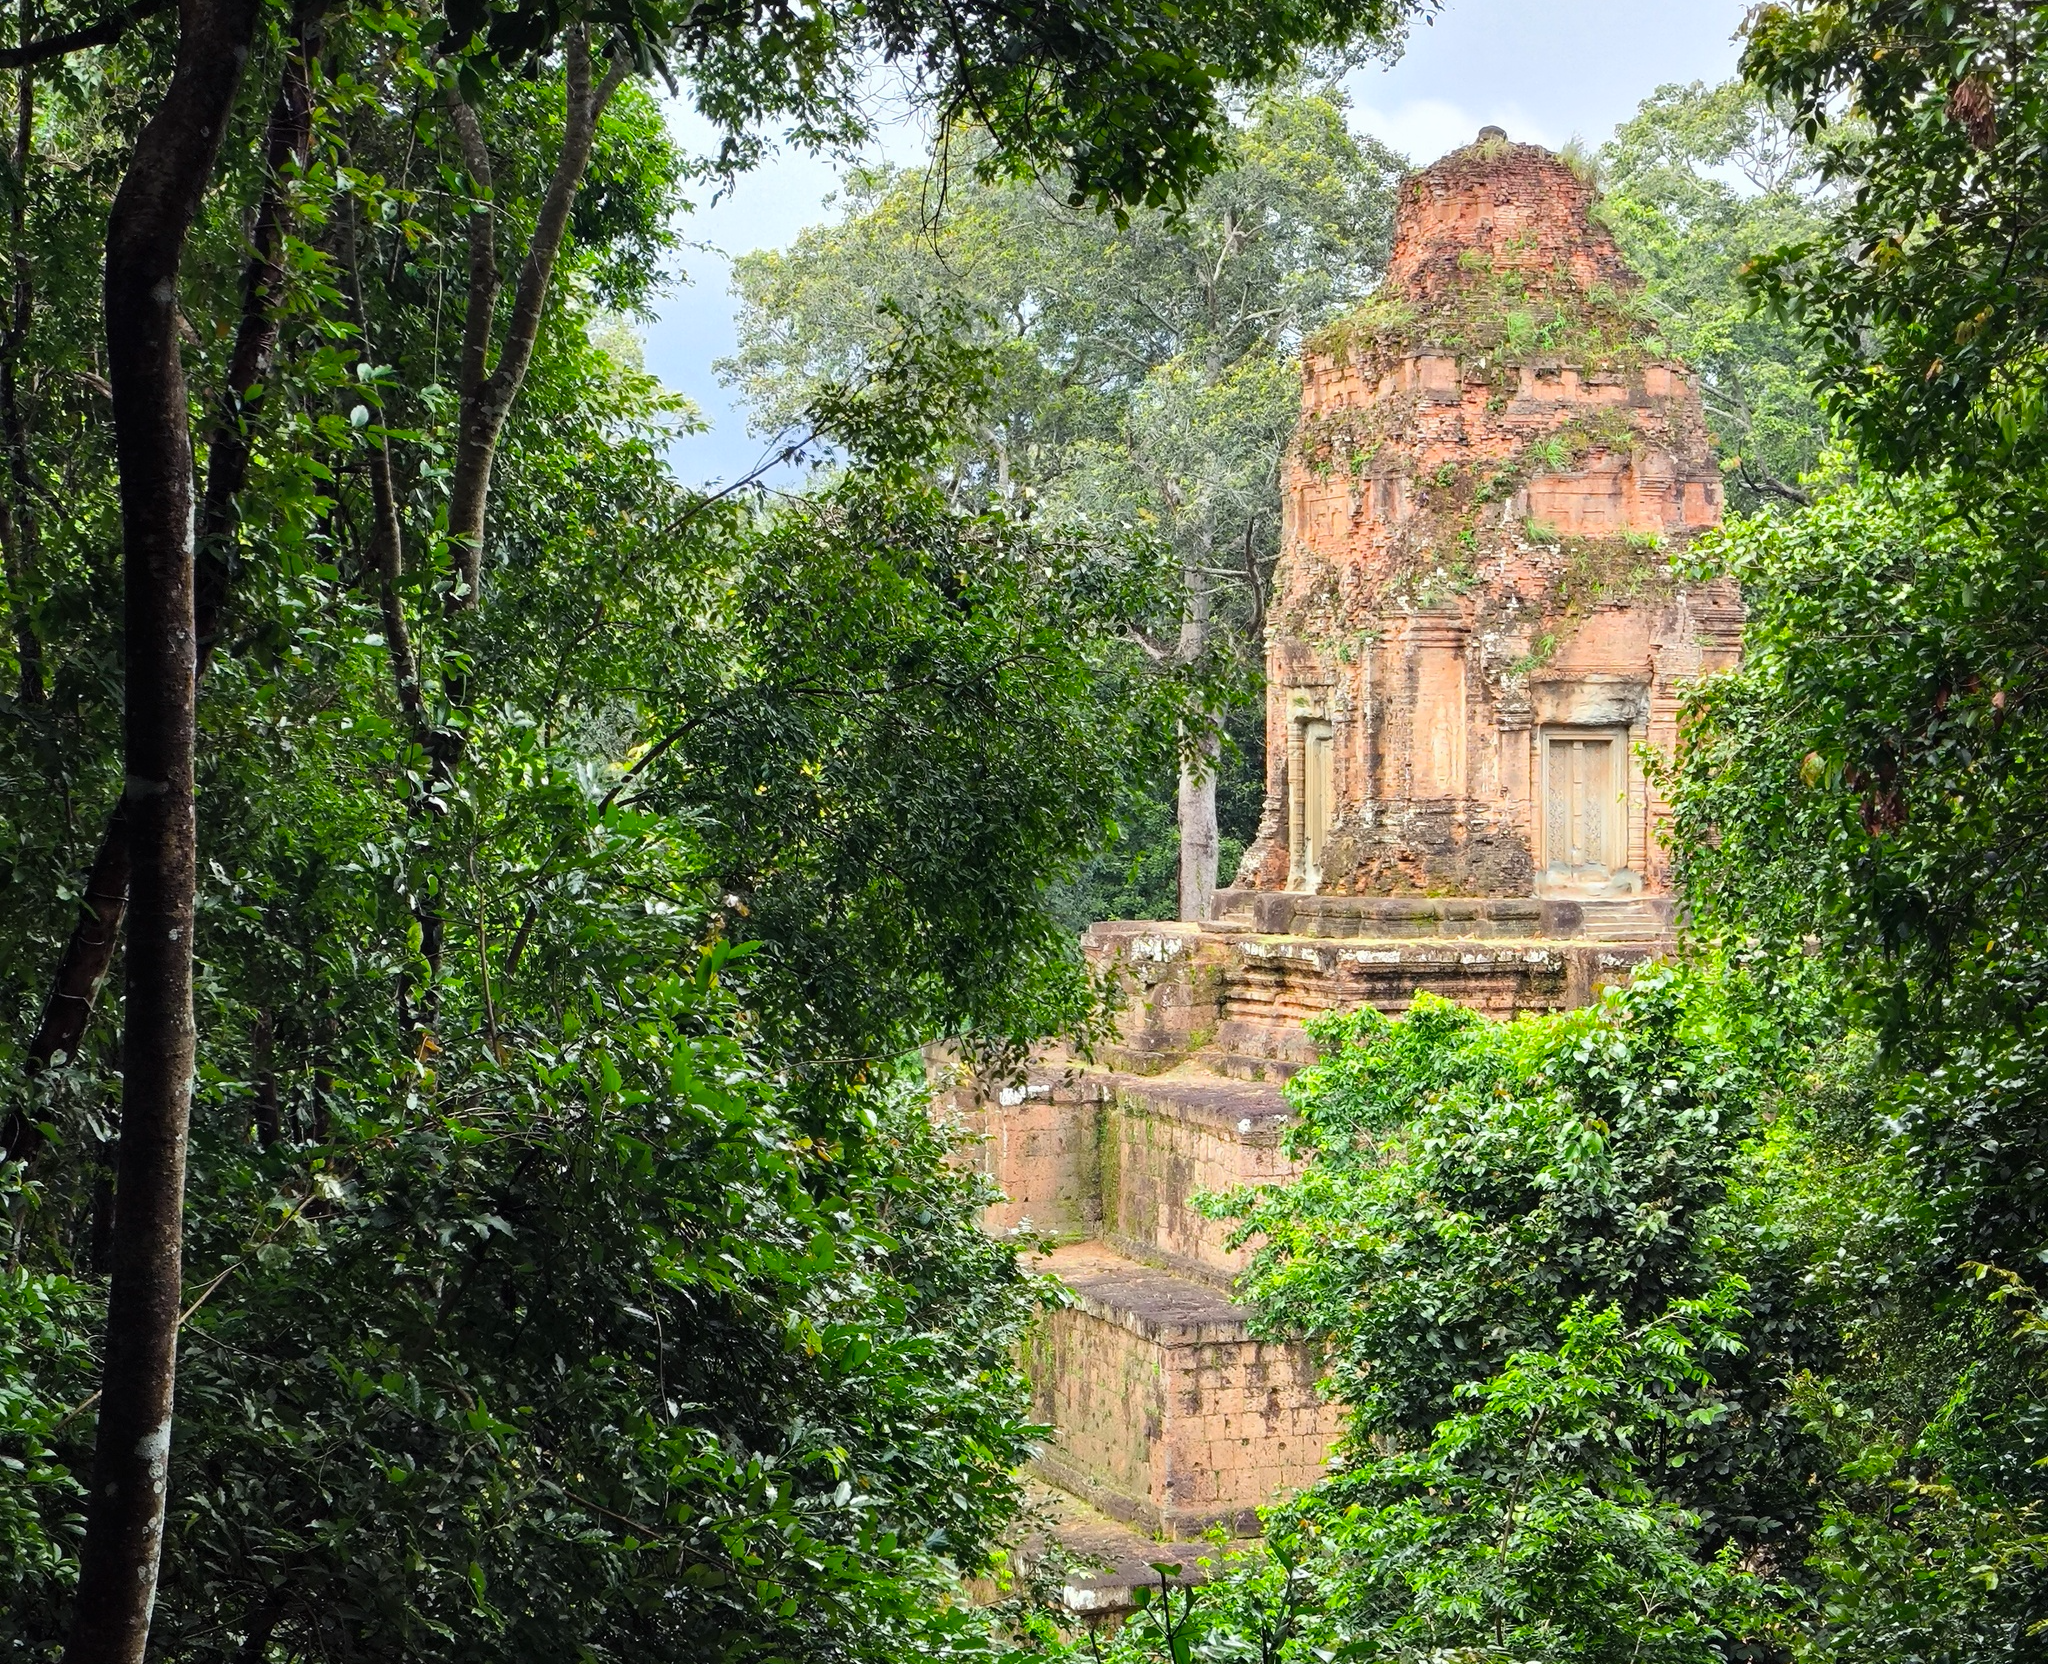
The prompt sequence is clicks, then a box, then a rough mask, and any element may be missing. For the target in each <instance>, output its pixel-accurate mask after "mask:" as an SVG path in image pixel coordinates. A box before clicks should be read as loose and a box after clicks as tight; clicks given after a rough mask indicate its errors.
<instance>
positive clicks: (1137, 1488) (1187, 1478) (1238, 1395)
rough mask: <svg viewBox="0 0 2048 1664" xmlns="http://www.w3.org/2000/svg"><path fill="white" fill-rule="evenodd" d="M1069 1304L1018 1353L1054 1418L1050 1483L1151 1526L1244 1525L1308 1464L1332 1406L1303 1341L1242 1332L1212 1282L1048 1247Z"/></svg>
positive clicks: (1308, 1471) (1331, 1434)
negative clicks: (1195, 1283)
mask: <svg viewBox="0 0 2048 1664" xmlns="http://www.w3.org/2000/svg"><path fill="white" fill-rule="evenodd" d="M1048 1266H1049V1269H1053V1270H1056V1271H1058V1272H1059V1273H1060V1275H1061V1276H1062V1278H1063V1279H1064V1280H1065V1281H1066V1282H1067V1283H1068V1285H1069V1286H1070V1287H1071V1288H1072V1289H1073V1290H1074V1292H1075V1298H1076V1306H1075V1307H1074V1309H1072V1310H1069V1311H1062V1312H1050V1313H1047V1314H1046V1315H1045V1316H1044V1317H1043V1318H1041V1320H1040V1322H1039V1325H1038V1327H1037V1329H1036V1331H1035V1332H1034V1334H1033V1336H1032V1339H1031V1341H1030V1343H1029V1345H1028V1347H1027V1350H1026V1356H1025V1363H1026V1368H1027V1369H1028V1371H1029V1373H1030V1376H1031V1381H1032V1387H1033V1402H1032V1409H1033V1413H1034V1414H1035V1415H1036V1416H1037V1417H1038V1418H1039V1419H1040V1420H1042V1421H1044V1422H1046V1423H1048V1424H1049V1425H1051V1426H1053V1427H1055V1428H1056V1429H1058V1432H1057V1435H1056V1437H1055V1438H1054V1440H1053V1442H1052V1443H1051V1444H1050V1445H1049V1446H1048V1447H1047V1448H1046V1449H1045V1450H1044V1451H1043V1452H1042V1453H1041V1455H1040V1457H1039V1459H1038V1463H1037V1465H1038V1467H1039V1468H1040V1470H1041V1471H1042V1472H1043V1473H1044V1474H1045V1475H1046V1476H1047V1477H1048V1478H1050V1479H1051V1480H1053V1482H1054V1483H1056V1484H1058V1485H1060V1486H1061V1487H1062V1488H1063V1489H1065V1490H1068V1491H1071V1492H1072V1493H1073V1494H1075V1495H1077V1496H1080V1497H1082V1498H1083V1499H1084V1500H1086V1501H1088V1502H1091V1503H1093V1504H1094V1505H1095V1506H1096V1507H1098V1508H1100V1509H1101V1510H1102V1511H1103V1512H1104V1513H1106V1514H1109V1515H1110V1516H1111V1517H1112V1518H1115V1519H1120V1520H1124V1521H1126V1522H1128V1523H1130V1524H1132V1525H1136V1526H1138V1527H1139V1528H1140V1529H1141V1530H1144V1531H1146V1532H1149V1533H1152V1534H1154V1535H1158V1536H1164V1537H1177V1538H1187V1537H1194V1536H1198V1535H1200V1534H1201V1533H1202V1532H1203V1531H1205V1530H1207V1529H1208V1528H1209V1527H1211V1526H1213V1525H1219V1524H1220V1525H1223V1526H1225V1527H1227V1528H1228V1529H1230V1530H1232V1531H1236V1532H1242V1533H1251V1532H1255V1531H1256V1530H1257V1529H1258V1513H1257V1509H1258V1506H1259V1504H1261V1503H1265V1502H1271V1501H1276V1500H1278V1499H1280V1498H1281V1497H1284V1496H1286V1495H1287V1494H1288V1493H1289V1492H1291V1491H1295V1490H1298V1489H1300V1488H1302V1487H1304V1486H1306V1485H1310V1484H1313V1483H1314V1482H1315V1481H1316V1480H1317V1479H1318V1478H1319V1477H1321V1475H1322V1472H1323V1467H1324V1462H1325V1460H1326V1457H1327V1454H1328V1451H1329V1448H1330V1445H1331V1443H1332V1441H1333V1440H1334V1439H1335V1437H1336V1435H1337V1432H1338V1429H1339V1426H1340V1423H1341V1411H1340V1410H1339V1409H1338V1407H1337V1406H1335V1405H1332V1404H1328V1403H1325V1402H1324V1401H1323V1400H1322V1398H1321V1397H1320V1395H1319V1394H1318V1393H1317V1391H1316V1379H1317V1376H1318V1374H1319V1369H1318V1365H1317V1361H1316V1359H1315V1357H1314V1355H1313V1354H1312V1353H1311V1352H1310V1351H1309V1349H1308V1348H1306V1347H1303V1346H1282V1345H1274V1344H1271V1343H1268V1342H1262V1341H1255V1340H1253V1339H1251V1338H1250V1336H1249V1335H1248V1334H1247V1333H1246V1330H1245V1324H1244V1318H1243V1314H1242V1313H1241V1312H1238V1311H1236V1310H1235V1309H1234V1308H1232V1307H1231V1306H1230V1304H1229V1302H1228V1301H1227V1299H1225V1297H1224V1296H1223V1295H1222V1293H1221V1292H1220V1291H1216V1292H1211V1293H1209V1294H1207V1295H1206V1296H1204V1295H1201V1294H1199V1293H1197V1294H1194V1295H1193V1296H1192V1297H1191V1296H1190V1294H1189V1293H1188V1292H1187V1291H1188V1290H1190V1289H1191V1288H1192V1285H1187V1284H1178V1283H1177V1280H1176V1279H1172V1278H1166V1277H1163V1276H1157V1275H1152V1276H1148V1275H1147V1274H1144V1273H1142V1272H1141V1273H1137V1274H1135V1275H1134V1274H1132V1273H1131V1272H1129V1271H1128V1270H1117V1269H1114V1268H1113V1267H1112V1263H1111V1262H1109V1261H1106V1260H1101V1259H1099V1258H1091V1256H1090V1254H1089V1252H1088V1250H1087V1249H1085V1248H1075V1249H1069V1250H1062V1252H1061V1253H1060V1254H1059V1255H1056V1256H1054V1257H1053V1259H1052V1260H1051V1261H1050V1262H1048Z"/></svg>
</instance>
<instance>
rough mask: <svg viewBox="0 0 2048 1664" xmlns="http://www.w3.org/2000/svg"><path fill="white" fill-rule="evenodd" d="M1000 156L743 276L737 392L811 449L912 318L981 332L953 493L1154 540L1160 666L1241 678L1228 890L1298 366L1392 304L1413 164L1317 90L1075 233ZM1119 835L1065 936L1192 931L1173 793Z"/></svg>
mask: <svg viewBox="0 0 2048 1664" xmlns="http://www.w3.org/2000/svg"><path fill="white" fill-rule="evenodd" d="M985 148H986V141H985V140H976V139H974V138H973V137H972V136H966V137H963V136H960V135H954V134H948V135H947V136H946V138H945V140H944V142H943V143H942V144H941V145H940V147H939V148H938V150H937V151H936V153H935V155H934V157H933V159H932V160H931V162H930V163H929V164H928V165H927V166H924V167H920V168H907V169H895V168H881V169H873V170H861V171H857V172H855V173H853V174H852V175H851V176H850V177H849V178H848V180H847V182H846V186H845V190H844V193H843V199H842V200H843V210H842V216H841V218H840V219H839V220H838V221H837V222H836V223H834V224H830V225H826V226H819V227H814V228H812V229H811V230H808V231H806V232H804V233H803V234H802V235H801V236H800V237H798V238H797V240H796V241H795V243H794V244H793V246H792V247H790V248H789V249H787V250H770V251H763V252H761V253H757V254H752V255H748V256H747V257H745V258H744V259H742V260H740V261H739V262H738V263H737V265H736V267H735V286H736V288H737V290H738V293H739V296H740V303H741V310H740V319H739V324H740V349H739V351H738V353H737V354H736V355H735V356H734V357H733V358H732V359H731V360H730V361H728V363H727V364H726V366H725V370H726V373H727V374H728V375H729V376H730V377H731V378H732V379H733V380H734V381H736V382H737V383H738V385H739V386H740V387H741V388H742V389H743V390H744V391H745V393H746V395H747V397H748V400H749V402H750V403H751V405H752V406H753V409H754V412H755V417H756V420H757V422H758V423H759V424H760V425H761V426H762V427H763V428H764V429H765V430H766V431H768V432H780V433H783V434H785V435H795V436H797V437H801V436H802V435H803V434H804V432H805V424H804V422H803V420H802V410H803V407H804V405H805V403H806V401H808V400H809V399H810V398H811V397H812V396H813V392H814V390H815V389H816V387H817V386H818V385H819V384H820V383H821V382H825V381H830V380H834V379H844V378H846V377H848V376H853V375H858V374H859V373H860V372H861V367H862V366H863V365H864V364H866V363H867V362H868V361H869V360H870V358H871V357H872V355H873V353H874V351H875V350H876V347H877V345H878V343H880V342H881V341H883V340H885V339H886V336H887V331H888V330H889V328H890V327H891V319H892V318H893V317H895V316H896V315H897V309H907V310H909V311H911V312H913V313H917V314H929V313H933V312H947V313H952V314H955V315H960V316H962V317H963V318H964V320H965V321H966V322H967V323H968V326H969V328H970V330H971V332H972V338H973V339H975V340H976V341H977V342H978V343H979V344H981V345H983V346H984V347H985V348H986V350H987V351H988V352H989V354H990V355H991V362H992V364H993V365H994V367H995V374H994V378H993V386H992V388H991V394H992V397H991V399H990V401H989V403H988V404H987V406H986V407H985V409H984V411H983V413H982V415H981V418H980V420H979V422H978V423H977V424H976V426H975V428H974V430H973V431H972V432H971V433H970V434H969V435H968V436H966V437H965V439H964V441H963V442H962V443H961V444H959V445H957V446H956V447H955V448H954V450H953V452H952V453H951V455H950V456H949V459H948V461H949V464H950V470H951V472H952V473H953V476H954V477H955V478H956V479H958V480H959V481H960V482H961V483H962V485H963V486H965V487H967V488H970V489H987V488H988V487H990V486H993V487H994V488H995V489H996V490H997V491H998V492H999V493H1001V494H1002V495H1003V497H1004V499H1005V500H1006V501H1009V502H1012V503H1015V504H1017V505H1018V506H1019V508H1020V509H1022V510H1025V511H1028V512H1029V513H1031V514H1032V515H1034V516H1035V517H1037V518H1039V519H1040V520H1042V521H1047V522H1051V523H1055V524H1060V525H1073V526H1091V527H1096V528H1108V527H1115V526H1120V525H1133V526H1138V527H1141V528H1143V529H1144V530H1145V531H1147V532H1148V533H1150V534H1152V535H1156V536H1158V537H1160V538H1162V539H1163V540H1164V541H1165V542H1166V543H1167V545H1168V546H1169V547H1171V548H1172V550H1173V551H1174V553H1175V554H1176V555H1177V557H1178V558H1179V561H1180V565H1181V574H1182V581H1181V586H1180V594H1179V596H1178V597H1177V598H1176V600H1175V604H1174V605H1173V606H1171V607H1169V608H1165V609H1162V611H1161V613H1160V615H1159V616H1157V617H1155V618H1153V619H1150V620H1147V621H1145V635H1146V637H1147V638H1148V640H1149V642H1150V645H1151V648H1152V651H1153V654H1154V656H1155V657H1156V658H1157V659H1158V661H1159V662H1161V663H1162V664H1175V663H1178V664H1182V665H1198V664H1201V663H1203V662H1204V661H1207V662H1208V663H1210V664H1212V665H1214V666H1215V668H1216V669H1217V670H1218V671H1219V672H1220V671H1222V670H1225V669H1228V668H1232V667H1234V668H1235V669H1236V671H1237V672H1238V675H1237V679H1236V682H1235V685H1232V686H1228V687H1227V690H1226V691H1227V693H1228V694H1229V695H1231V696H1233V697H1230V698H1229V700H1228V703H1227V706H1226V708H1225V709H1224V710H1223V711H1222V712H1221V713H1220V714H1221V718H1222V726H1223V727H1224V729H1225V730H1226V731H1227V733H1228V734H1229V735H1230V738H1231V741H1232V742H1234V743H1226V744H1225V746H1224V747H1223V749H1222V752H1221V756H1220V758H1219V767H1218V769H1217V770H1216V774H1217V777H1218V778H1217V782H1216V796H1217V804H1216V810H1217V819H1218V825H1219V830H1220V832H1221V841H1220V850H1219V862H1218V867H1219V871H1220V874H1221V878H1222V880H1223V881H1224V882H1226V883H1227V882H1229V880H1230V879H1231V877H1232V876H1233V875H1234V873H1235V872H1236V869H1237V862H1238V857H1239V856H1241V855H1242V853H1243V851H1244V847H1245V846H1246V845H1247V844H1248V843H1250V841H1251V839H1252V837H1253V836H1254V835H1255V833H1256V831H1257V825H1258V818H1259V813H1260V808H1261V799H1262V798H1263V795H1264V788H1265V770H1264V763H1265V757H1264V735H1263V731H1262V727H1261V720H1260V719H1261V716H1262V706H1263V702H1262V699H1261V691H1262V690H1261V686H1260V671H1261V669H1262V667H1263V662H1264V646H1265V644H1264V640H1263V629H1264V615H1265V614H1264V609H1265V597H1266V591H1267V588H1268V585H1269V584H1270V581H1271V576H1272V568H1273V563H1274V561H1275V560H1276V559H1277V558H1278V555H1279V548H1280V519H1281V517H1280V473H1281V461H1282V457H1283V455H1284V454H1285V451H1286V448H1287V445H1288V443H1289V441H1290V439H1291V437H1292V434H1293V430H1294V423H1295V416H1296V409H1297V406H1298V404H1299V402H1300V396H1299V382H1298V378H1297V376H1296V373H1295V369H1294V366H1293V362H1292V359H1293V354H1294V353H1295V351H1296V350H1297V348H1298V346H1299V344H1300V342H1301V340H1302V338H1303V336H1304V334H1305V333H1306V332H1308V331H1310V330H1313V329H1314V328H1316V327H1317V326H1319V325H1320V324H1322V323H1324V322H1326V321H1327V320H1328V319H1329V318H1330V317H1331V316H1333V315H1334V314H1335V313H1337V312H1338V311H1341V310H1343V309H1344V308H1346V307H1348V306H1350V305H1352V304H1354V303H1355V302H1356V301H1357V299H1358V298H1359V297H1360V296H1361V295H1362V294H1364V293H1365V291H1366V290H1367V288H1368V287H1369V286H1370V285H1371V284H1372V283H1373V282H1374V281H1375V280H1376V279H1377V277H1378V275H1379V272H1380V270H1381V269H1382V267H1383V266H1384V264H1385V261H1386V256H1387V252H1388V248H1389V245H1390V241H1391V238H1392V232H1393V185H1394V180H1395V178H1396V176H1397V174H1398V171H1399V163H1398V159H1397V158H1396V157H1394V156H1393V155H1392V154H1391V153H1390V152H1388V151H1387V150H1385V148H1384V147H1382V146H1379V145H1377V144H1374V143H1372V142H1371V141H1369V140H1360V139H1358V138H1356V137H1355V136H1354V135H1353V134H1351V133H1350V132H1349V130H1348V129H1347V127H1346V124H1345V105H1344V100H1343V97H1342V94H1341V93H1340V92H1338V91H1337V90H1335V89H1333V88H1330V87H1326V86H1317V85H1313V84H1304V85H1301V86H1297V87H1293V88H1289V89H1287V90H1284V91H1279V92H1273V93H1269V94H1266V95H1264V96H1262V97H1260V98H1258V99H1257V100H1254V101H1251V103H1250V105H1249V107H1248V108H1247V109H1246V110H1245V111H1244V113H1243V115H1242V117H1241V119H1240V120H1238V121H1237V122H1236V123H1235V124H1234V125H1233V127H1232V128H1231V130H1230V132H1229V133H1228V135H1227V137H1226V140H1225V143H1224V147H1223V150H1222V153H1221V166H1220V168H1219V170H1218V171H1217V172H1216V173H1215V174H1214V175H1213V176H1212V177H1211V178H1209V179H1208V180H1207V181H1206V182H1205V183H1204V184H1203V186H1202V187H1201V189H1200V190H1199V191H1197V192H1195V193H1194V194H1193V195H1192V196H1191V197H1190V199H1189V200H1188V201H1187V203H1186V204H1185V205H1184V207H1183V209H1182V210H1181V211H1179V212H1175V213H1167V212H1163V211H1159V210H1156V209H1152V210H1141V211H1138V212H1136V213H1133V214H1132V215H1130V216H1128V217H1127V219H1125V220H1124V221H1122V222H1112V221H1110V220H1107V219H1105V218H1103V217H1102V216H1100V215H1096V214H1090V213H1086V212H1082V211H1077V210H1076V209H1074V208H1073V207H1070V206H1068V205H1067V204H1065V203H1064V202H1062V201H1061V200H1060V199H1059V198H1058V197H1057V196H1055V195H1052V194H1050V193H1048V192H1047V191H1046V190H1045V189H1044V188H1043V187H1042V185H1040V184H1039V183H1038V182H1037V181H1033V180H1024V179H1001V180H990V179H987V178H986V177H984V175H985V169H981V168H980V167H979V163H980V161H981V160H982V158H983V152H984V151H985ZM1118 820H1119V826H1120V834H1121V835H1120V838H1119V840H1118V844H1117V845H1116V846H1114V847H1112V848H1111V849H1109V850H1107V851H1105V852H1104V854H1103V856H1102V857H1100V858H1099V859H1097V860H1096V861H1095V862H1093V863H1092V864H1091V866H1090V868H1089V870H1088V871H1087V872H1086V873H1085V874H1084V875H1083V876H1082V878H1081V880H1080V881H1079V883H1078V884H1076V885H1075V886H1074V887H1072V888H1071V889H1070V890H1069V891H1068V892H1067V894H1066V911H1067V913H1068V916H1069V917H1071V918H1072V919H1073V920H1074V921H1075V922H1077V923H1085V922H1087V921H1088V920H1089V919H1093V918H1105V917H1108V918H1117V917H1123V918H1130V917H1137V918H1170V917H1174V916H1176V909H1177V903H1178V896H1177V893H1176V876H1177V873H1176V863H1177V859H1178V833H1177V829H1176V823H1175V787H1174V781H1173V779H1172V777H1171V776H1170V775H1167V774H1161V775H1160V776H1158V777H1156V778H1143V777H1141V778H1139V779H1137V780H1133V781H1132V782H1130V783H1129V790H1128V793H1127V796H1126V799H1125V802H1124V804H1123V806H1122V808H1121V810H1120V812H1119V815H1118Z"/></svg>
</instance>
